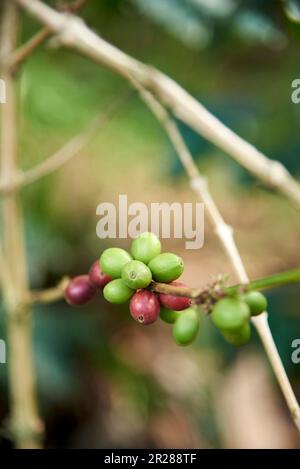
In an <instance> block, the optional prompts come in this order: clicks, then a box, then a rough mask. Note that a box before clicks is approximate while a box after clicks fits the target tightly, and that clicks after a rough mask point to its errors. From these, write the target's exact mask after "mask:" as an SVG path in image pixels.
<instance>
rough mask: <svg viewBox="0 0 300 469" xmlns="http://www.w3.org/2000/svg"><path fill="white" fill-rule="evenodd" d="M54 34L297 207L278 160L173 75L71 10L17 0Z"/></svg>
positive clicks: (299, 202)
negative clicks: (132, 84) (135, 86)
mask: <svg viewBox="0 0 300 469" xmlns="http://www.w3.org/2000/svg"><path fill="white" fill-rule="evenodd" d="M15 1H17V2H18V3H19V4H20V5H21V6H23V7H24V8H25V9H26V10H27V11H28V12H29V13H31V14H32V15H33V16H35V17H36V18H37V19H38V20H40V21H41V22H42V23H43V24H45V25H46V26H48V27H49V28H51V30H52V31H53V33H55V34H56V40H57V42H58V43H59V44H62V45H64V46H66V47H69V48H72V49H75V50H77V51H78V52H80V53H82V54H84V55H87V56H89V57H90V58H91V59H93V60H94V61H96V62H98V63H101V64H103V65H105V66H106V67H109V68H110V69H112V70H113V71H115V72H117V73H118V74H120V75H122V76H124V77H125V78H126V79H128V80H129V81H130V79H131V78H133V79H134V80H135V81H136V82H137V83H139V84H140V85H141V86H143V87H144V88H146V89H148V90H150V91H151V92H152V93H153V94H155V95H156V96H157V97H159V99H160V100H161V101H162V102H163V103H164V105H166V106H167V107H169V108H170V109H171V110H172V113H173V114H174V115H175V116H177V117H178V118H179V119H180V120H182V121H183V122H185V123H186V124H187V125H189V126H190V127H191V128H193V129H194V130H195V131H196V132H198V133H199V134H200V135H202V136H203V137H204V138H206V139H207V140H209V141H210V142H211V143H213V144H214V145H216V146H217V147H219V148H220V149H221V150H223V151H224V152H225V153H227V154H228V155H230V156H231V157H232V158H234V159H235V160H236V161H237V162H238V163H239V164H241V165H242V166H244V167H245V168H246V169H247V170H248V171H250V172H251V173H252V174H253V175H254V176H256V177H257V178H259V179H260V180H261V181H262V182H263V183H264V184H266V185H267V186H270V187H273V188H274V189H276V190H278V191H279V192H281V193H282V194H284V195H285V196H286V197H288V198H289V199H290V200H291V201H293V203H294V204H295V205H296V206H297V207H298V208H300V185H299V183H298V182H297V181H296V180H295V179H294V178H293V177H292V176H291V174H290V173H289V172H288V171H287V169H286V168H285V167H284V166H283V165H282V164H281V163H280V162H278V161H274V160H270V159H269V158H267V157H266V156H265V155H264V154H263V153H262V152H260V151H259V150H257V149H256V148H255V147H254V146H253V145H251V144H250V143H248V142H247V141H245V140H244V139H242V138H241V137H239V136H238V135H237V134H236V133H234V132H233V131H232V130H230V129H229V128H228V127H226V126H225V125H224V124H223V123H222V122H221V121H220V120H219V119H217V118H216V117H215V116H214V115H212V114H211V113H210V112H209V111H208V110H207V109H206V108H205V107H204V106H203V105H202V104H201V103H200V102H199V101H198V100H196V99H195V98H194V97H192V96H191V95H190V94H189V93H188V92H187V91H185V90H184V89H183V88H182V87H181V86H180V85H179V84H178V83H176V82H175V81H174V80H173V79H171V78H170V77H168V76H167V75H165V74H163V73H162V72H160V71H158V70H156V69H155V68H153V67H151V66H148V65H145V64H143V63H141V62H139V61H138V60H136V59H134V58H132V57H130V56H129V55H127V54H125V53H124V52H122V51H121V50H119V49H118V48H117V47H115V46H113V45H111V44H109V43H108V42H107V41H105V40H104V39H103V38H101V37H100V36H98V35H97V34H96V33H94V32H93V31H92V30H91V29H89V28H88V27H87V26H86V25H85V24H84V22H83V21H82V20H81V19H80V18H77V17H75V16H73V15H70V14H63V13H59V12H57V11H55V10H53V9H52V8H50V7H49V6H47V5H46V4H44V3H43V2H41V1H39V0H15Z"/></svg>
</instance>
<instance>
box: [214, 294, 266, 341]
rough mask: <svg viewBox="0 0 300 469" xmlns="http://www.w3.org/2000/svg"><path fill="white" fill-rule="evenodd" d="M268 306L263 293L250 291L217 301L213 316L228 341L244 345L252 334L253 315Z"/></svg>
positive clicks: (261, 311)
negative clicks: (251, 319) (251, 321)
mask: <svg viewBox="0 0 300 469" xmlns="http://www.w3.org/2000/svg"><path fill="white" fill-rule="evenodd" d="M267 306H268V305H267V299H266V297H265V296H264V295H263V294H262V293H260V292H259V291H249V292H246V293H240V294H235V295H234V296H232V297H227V298H222V299H220V300H219V301H217V302H216V303H215V305H214V306H213V308H212V311H211V318H212V321H213V323H214V324H215V326H216V327H217V328H218V329H219V330H220V331H221V333H222V335H223V337H224V339H225V340H226V341H227V342H229V343H230V344H233V345H237V346H239V345H244V344H246V343H247V342H248V341H249V339H250V336H251V328H250V318H251V316H258V315H259V314H261V313H263V312H264V311H266V309H267Z"/></svg>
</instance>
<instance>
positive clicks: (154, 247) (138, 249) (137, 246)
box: [131, 233, 161, 264]
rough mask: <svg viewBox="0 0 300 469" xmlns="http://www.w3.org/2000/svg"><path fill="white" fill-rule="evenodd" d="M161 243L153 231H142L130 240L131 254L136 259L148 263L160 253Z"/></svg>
mask: <svg viewBox="0 0 300 469" xmlns="http://www.w3.org/2000/svg"><path fill="white" fill-rule="evenodd" d="M160 251H161V243H160V240H159V239H158V237H157V236H155V234H154V233H142V234H141V235H139V236H138V237H137V238H135V239H134V240H133V241H132V244H131V254H132V257H133V258H134V259H136V260H138V261H141V262H144V263H145V264H148V263H149V262H150V261H151V259H153V257H156V256H158V255H159V254H160Z"/></svg>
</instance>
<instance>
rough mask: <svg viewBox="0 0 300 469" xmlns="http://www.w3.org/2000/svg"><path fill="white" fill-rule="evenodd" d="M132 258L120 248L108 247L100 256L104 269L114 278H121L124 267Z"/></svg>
mask: <svg viewBox="0 0 300 469" xmlns="http://www.w3.org/2000/svg"><path fill="white" fill-rule="evenodd" d="M131 260H132V257H131V255H130V254H129V253H128V252H127V251H125V250H124V249H120V248H108V249H105V251H103V253H102V254H101V257H100V265H101V269H102V271H103V272H104V273H105V274H107V275H109V276H110V277H112V278H120V277H121V272H122V269H123V267H124V266H125V265H126V264H127V263H128V262H129V261H131Z"/></svg>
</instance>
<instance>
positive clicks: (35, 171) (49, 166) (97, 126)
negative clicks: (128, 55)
mask: <svg viewBox="0 0 300 469" xmlns="http://www.w3.org/2000/svg"><path fill="white" fill-rule="evenodd" d="M132 94H133V90H132V89H129V90H128V89H127V90H125V91H122V92H121V93H120V95H119V96H118V97H117V98H116V99H115V100H114V101H113V102H112V103H111V104H110V106H109V107H108V109H107V110H106V111H105V112H104V113H103V114H100V115H99V116H98V117H97V118H96V119H94V121H93V122H92V124H90V125H89V127H88V128H87V129H86V130H85V131H84V132H82V133H81V134H79V135H76V136H75V137H73V138H72V139H71V140H70V141H69V142H67V143H66V144H65V145H64V146H63V147H61V148H60V149H59V150H57V151H56V152H55V153H54V154H53V155H51V156H50V157H49V158H47V159H46V160H44V161H42V162H41V163H39V164H37V165H36V166H35V167H33V168H31V169H29V170H27V171H25V172H19V173H18V174H16V175H15V177H14V179H13V180H11V181H9V183H8V182H7V181H5V180H2V181H1V182H0V195H7V194H10V193H12V192H14V191H17V190H20V189H22V188H23V187H26V186H28V185H30V184H32V183H34V182H36V181H39V180H40V179H42V178H43V177H46V176H49V175H50V174H52V173H53V172H55V171H57V170H58V169H60V168H62V167H63V166H64V165H65V164H67V163H68V162H69V161H70V160H72V159H73V158H74V157H75V156H77V155H78V154H79V153H80V151H81V150H82V149H83V148H84V147H85V146H86V145H88V144H89V143H90V142H91V140H92V139H93V138H94V137H96V136H97V134H98V132H99V131H100V130H101V129H103V128H104V127H105V125H106V124H107V123H108V122H109V121H110V119H111V118H112V117H113V116H114V115H115V114H116V113H117V111H118V110H120V109H121V107H122V106H123V105H124V104H125V103H126V102H127V101H128V99H129V98H130V97H131V96H132Z"/></svg>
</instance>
